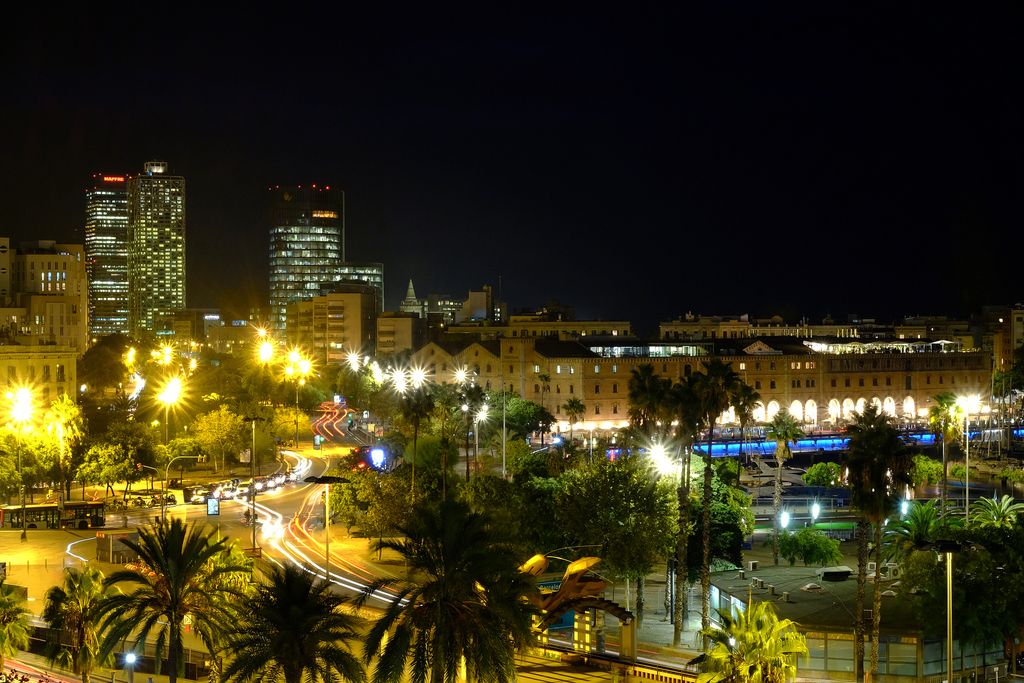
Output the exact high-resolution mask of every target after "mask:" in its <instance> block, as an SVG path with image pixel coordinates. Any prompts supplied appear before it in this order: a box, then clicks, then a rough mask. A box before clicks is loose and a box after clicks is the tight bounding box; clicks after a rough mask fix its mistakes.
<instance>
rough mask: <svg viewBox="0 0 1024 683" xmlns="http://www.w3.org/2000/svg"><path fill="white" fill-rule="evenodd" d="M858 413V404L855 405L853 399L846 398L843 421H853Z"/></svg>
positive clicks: (844, 400)
mask: <svg viewBox="0 0 1024 683" xmlns="http://www.w3.org/2000/svg"><path fill="white" fill-rule="evenodd" d="M856 412H857V404H855V403H854V402H853V399H851V398H844V399H843V419H844V420H851V419H853V414H854V413H856Z"/></svg>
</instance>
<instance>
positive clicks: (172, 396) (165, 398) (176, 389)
mask: <svg viewBox="0 0 1024 683" xmlns="http://www.w3.org/2000/svg"><path fill="white" fill-rule="evenodd" d="M181 388H182V387H181V378H180V377H178V376H177V375H175V376H174V377H172V378H170V379H169V380H167V383H166V384H164V388H163V389H162V390H161V391H160V393H159V394H157V397H156V400H158V401H160V402H161V403H163V404H164V444H166V443H167V440H168V431H167V424H168V411H169V410H170V407H171V406H172V405H175V404H177V402H178V400H179V399H180V398H181Z"/></svg>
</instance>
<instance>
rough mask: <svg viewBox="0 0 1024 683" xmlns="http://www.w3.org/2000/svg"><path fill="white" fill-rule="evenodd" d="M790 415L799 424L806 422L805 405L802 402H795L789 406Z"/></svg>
mask: <svg viewBox="0 0 1024 683" xmlns="http://www.w3.org/2000/svg"><path fill="white" fill-rule="evenodd" d="M789 414H790V415H792V416H793V419H794V420H796V421H797V422H803V421H804V404H803V403H801V402H800V401H793V402H792V403H790V404H789Z"/></svg>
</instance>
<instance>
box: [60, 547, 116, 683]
mask: <svg viewBox="0 0 1024 683" xmlns="http://www.w3.org/2000/svg"><path fill="white" fill-rule="evenodd" d="M103 579H104V576H103V572H101V571H100V570H99V569H96V568H95V567H89V566H85V567H82V568H81V569H78V568H77V567H68V568H67V569H65V570H64V584H63V585H62V586H53V587H52V588H50V590H48V591H47V592H46V605H45V606H44V607H43V615H42V616H43V620H44V621H45V622H46V623H47V624H49V626H50V628H51V629H53V634H52V640H51V642H50V644H49V647H48V650H47V654H46V658H47V660H48V661H49V662H51V663H53V664H57V665H58V666H63V667H66V668H68V669H71V670H72V671H74V672H75V673H76V674H78V675H79V676H81V677H82V683H89V679H90V677H91V676H92V671H93V669H95V668H96V667H97V666H103V665H105V664H106V663H107V661H108V660H109V657H103V656H101V654H100V642H101V641H102V638H103V631H102V629H101V628H100V621H101V613H100V605H101V603H102V602H103V601H104V600H106V599H107V598H108V597H110V596H111V595H113V594H114V589H113V588H111V587H109V586H106V585H104V583H103Z"/></svg>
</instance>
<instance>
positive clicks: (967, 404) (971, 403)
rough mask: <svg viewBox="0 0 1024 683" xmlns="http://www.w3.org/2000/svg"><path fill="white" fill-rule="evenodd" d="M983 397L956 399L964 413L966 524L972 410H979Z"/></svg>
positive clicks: (967, 522) (966, 518) (969, 491)
mask: <svg viewBox="0 0 1024 683" xmlns="http://www.w3.org/2000/svg"><path fill="white" fill-rule="evenodd" d="M980 402H981V398H980V397H978V396H977V395H972V396H961V397H960V398H958V399H957V400H956V404H957V405H958V406H959V407H960V409H961V410H962V411H963V414H964V526H967V525H968V524H970V520H971V412H972V408H973V409H974V411H975V412H977V410H978V408H979V403H980Z"/></svg>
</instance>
